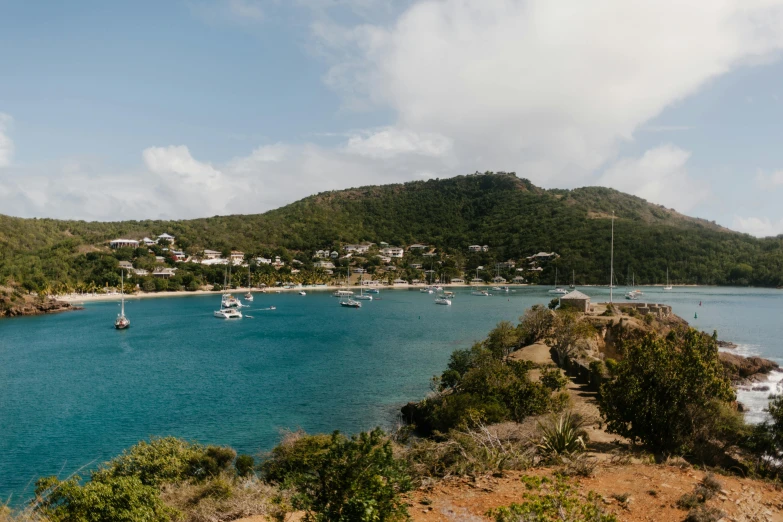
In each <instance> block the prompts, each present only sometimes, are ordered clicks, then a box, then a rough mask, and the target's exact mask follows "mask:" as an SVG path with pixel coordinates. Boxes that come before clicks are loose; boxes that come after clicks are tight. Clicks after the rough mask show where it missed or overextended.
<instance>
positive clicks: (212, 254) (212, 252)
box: [204, 250, 223, 259]
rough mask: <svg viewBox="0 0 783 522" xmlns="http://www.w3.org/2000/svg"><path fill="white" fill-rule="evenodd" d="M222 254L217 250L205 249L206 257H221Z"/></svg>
mask: <svg viewBox="0 0 783 522" xmlns="http://www.w3.org/2000/svg"><path fill="white" fill-rule="evenodd" d="M222 255H223V254H221V253H220V252H218V251H217V250H204V259H220V257H221V256H222Z"/></svg>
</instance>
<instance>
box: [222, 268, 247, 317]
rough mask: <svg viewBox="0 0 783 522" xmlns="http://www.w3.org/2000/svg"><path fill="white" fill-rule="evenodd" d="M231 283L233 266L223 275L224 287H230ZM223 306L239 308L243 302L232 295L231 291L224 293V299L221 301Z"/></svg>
mask: <svg viewBox="0 0 783 522" xmlns="http://www.w3.org/2000/svg"><path fill="white" fill-rule="evenodd" d="M230 283H231V267H230V266H229V268H228V275H227V276H226V275H225V274H224V275H223V288H224V289H228V285H229V284H230ZM220 306H221V308H239V307H240V306H242V303H240V302H239V299H237V298H236V297H234V296H233V295H231V293H230V292H226V293H225V294H223V299H222V301H221V303H220Z"/></svg>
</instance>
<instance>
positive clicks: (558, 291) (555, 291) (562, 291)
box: [549, 267, 568, 295]
mask: <svg viewBox="0 0 783 522" xmlns="http://www.w3.org/2000/svg"><path fill="white" fill-rule="evenodd" d="M549 293H550V294H559V295H565V294H567V293H568V290H566V289H565V288H560V287H559V286H557V267H555V288H553V289H552V290H550V291H549Z"/></svg>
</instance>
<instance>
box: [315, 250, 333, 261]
mask: <svg viewBox="0 0 783 522" xmlns="http://www.w3.org/2000/svg"><path fill="white" fill-rule="evenodd" d="M313 257H315V258H318V259H322V258H325V257H329V251H328V250H316V252H315V255H313Z"/></svg>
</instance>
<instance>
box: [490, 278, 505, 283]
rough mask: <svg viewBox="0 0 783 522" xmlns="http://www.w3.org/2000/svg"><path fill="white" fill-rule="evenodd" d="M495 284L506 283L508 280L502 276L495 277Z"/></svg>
mask: <svg viewBox="0 0 783 522" xmlns="http://www.w3.org/2000/svg"><path fill="white" fill-rule="evenodd" d="M492 282H493V283H505V282H506V279H505V278H503V277H501V276H495V277H493V278H492Z"/></svg>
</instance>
